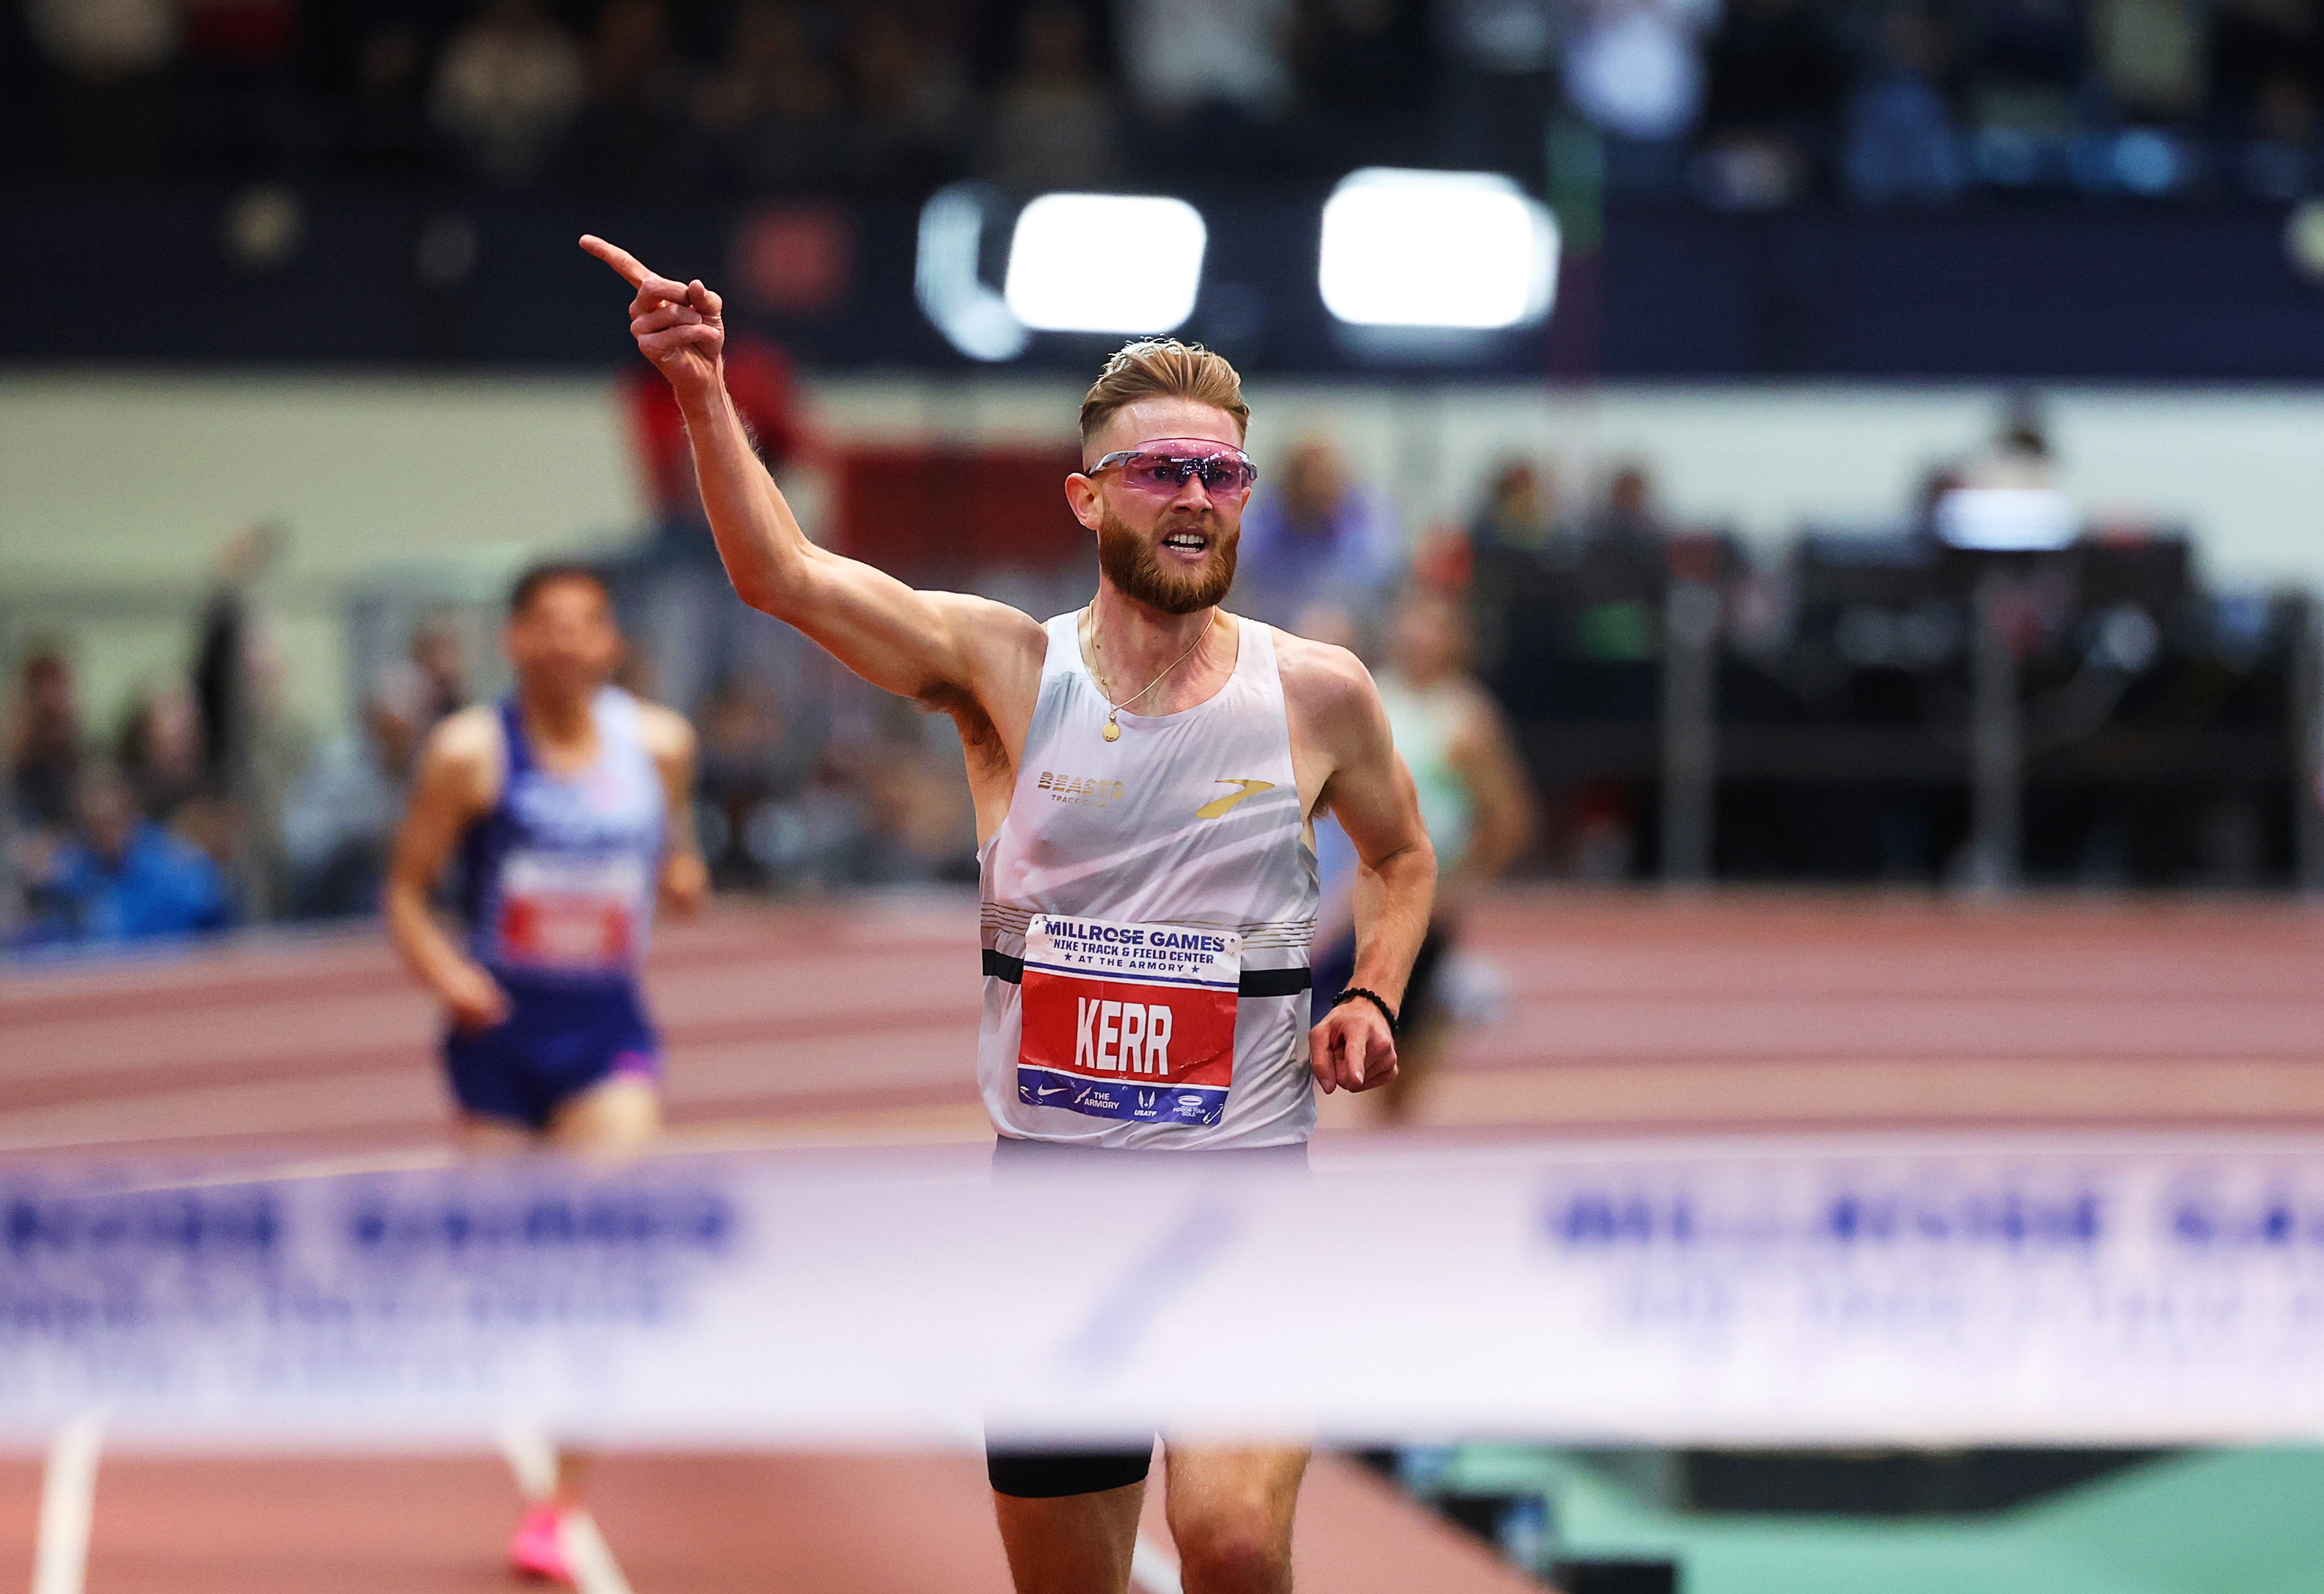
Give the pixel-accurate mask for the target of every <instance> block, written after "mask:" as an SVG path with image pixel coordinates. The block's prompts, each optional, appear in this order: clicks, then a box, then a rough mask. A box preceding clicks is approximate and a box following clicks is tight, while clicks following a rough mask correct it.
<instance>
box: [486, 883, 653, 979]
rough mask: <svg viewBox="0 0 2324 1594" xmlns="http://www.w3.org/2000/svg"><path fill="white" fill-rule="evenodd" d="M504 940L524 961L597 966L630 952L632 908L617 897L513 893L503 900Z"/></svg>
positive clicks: (509, 952) (508, 950)
mask: <svg viewBox="0 0 2324 1594" xmlns="http://www.w3.org/2000/svg"><path fill="white" fill-rule="evenodd" d="M500 929H501V946H502V947H503V950H505V952H506V954H507V956H508V957H509V958H511V959H513V960H515V961H517V962H521V963H538V964H545V965H549V966H552V967H558V968H597V967H603V966H605V965H609V964H616V963H620V962H622V961H624V960H625V959H628V957H629V956H630V948H631V934H630V914H629V911H628V910H627V908H626V907H624V906H623V905H622V904H620V903H617V902H608V901H606V900H605V899H604V897H601V896H592V895H586V894H579V893H575V894H562V893H548V892H543V893H540V894H536V895H529V896H512V897H510V898H509V899H508V900H507V901H505V902H503V904H501V926H500Z"/></svg>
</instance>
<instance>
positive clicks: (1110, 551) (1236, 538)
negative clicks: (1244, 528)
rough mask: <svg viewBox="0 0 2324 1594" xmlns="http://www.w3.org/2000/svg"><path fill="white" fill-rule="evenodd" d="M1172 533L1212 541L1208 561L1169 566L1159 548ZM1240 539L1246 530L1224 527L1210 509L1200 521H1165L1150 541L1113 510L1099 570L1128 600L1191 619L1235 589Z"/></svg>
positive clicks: (1103, 531) (1103, 521)
mask: <svg viewBox="0 0 2324 1594" xmlns="http://www.w3.org/2000/svg"><path fill="white" fill-rule="evenodd" d="M1173 532H1200V533H1203V535H1204V536H1205V537H1208V538H1209V539H1210V547H1209V548H1208V549H1207V550H1205V551H1204V552H1203V562H1202V563H1201V564H1200V565H1198V566H1196V567H1195V568H1194V570H1178V569H1174V568H1173V567H1172V566H1170V565H1166V564H1165V563H1163V562H1162V556H1161V555H1160V554H1159V553H1157V551H1155V547H1156V544H1157V543H1158V542H1160V541H1161V540H1162V539H1163V538H1164V537H1167V536H1168V535H1169V534H1170V533H1173ZM1241 541H1242V532H1241V529H1240V527H1233V528H1229V527H1222V526H1221V525H1220V524H1219V517H1218V515H1217V514H1216V513H1215V512H1213V511H1211V510H1204V511H1203V514H1202V517H1201V518H1200V519H1199V520H1195V521H1187V520H1185V519H1184V518H1183V517H1176V516H1174V517H1172V518H1171V519H1169V520H1167V521H1165V522H1164V523H1162V524H1159V525H1157V526H1156V527H1155V528H1154V532H1153V540H1152V541H1150V542H1149V541H1148V539H1147V538H1146V537H1144V536H1141V535H1139V533H1137V532H1135V531H1133V530H1131V529H1130V524H1129V523H1128V522H1127V521H1125V520H1123V519H1122V518H1121V517H1120V515H1118V514H1114V513H1113V511H1112V510H1111V509H1101V510H1100V511H1099V517H1098V525H1097V567H1098V569H1100V570H1103V571H1104V572H1105V576H1106V579H1108V580H1110V581H1111V582H1112V583H1113V584H1114V586H1115V588H1117V589H1118V590H1120V593H1121V595H1122V596H1123V597H1124V598H1130V600H1132V601H1133V602H1136V603H1142V604H1144V605H1145V606H1146V607H1148V608H1150V609H1158V610H1160V611H1161V612H1162V613H1163V614H1166V615H1191V614H1193V613H1194V611H1195V610H1197V609H1206V608H1209V607H1212V606H1213V604H1216V603H1218V602H1219V601H1220V600H1221V599H1222V598H1225V597H1226V595H1227V588H1230V587H1231V586H1233V585H1234V574H1235V545H1236V544H1237V543H1238V542H1241Z"/></svg>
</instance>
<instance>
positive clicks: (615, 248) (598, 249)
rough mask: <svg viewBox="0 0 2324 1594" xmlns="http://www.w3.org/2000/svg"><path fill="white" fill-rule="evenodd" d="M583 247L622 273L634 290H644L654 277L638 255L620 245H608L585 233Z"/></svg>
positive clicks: (593, 235) (591, 234)
mask: <svg viewBox="0 0 2324 1594" xmlns="http://www.w3.org/2000/svg"><path fill="white" fill-rule="evenodd" d="M581 247H582V248H583V249H584V250H585V251H586V252H587V253H589V254H591V255H595V256H596V257H597V258H598V259H600V260H602V261H604V263H605V264H607V265H610V266H612V267H613V269H614V270H615V271H617V272H619V273H622V276H623V277H624V278H625V279H626V280H627V281H628V283H629V284H630V286H631V287H632V288H643V287H644V286H645V285H646V283H648V282H649V281H650V280H651V278H652V276H653V273H651V272H650V271H648V270H647V269H646V268H645V266H644V265H643V264H641V262H640V261H639V259H638V257H637V256H636V255H632V254H631V253H630V252H629V251H628V250H627V249H624V248H622V247H621V246H619V245H615V244H608V243H607V242H605V240H604V239H603V238H601V237H599V236H597V235H596V234H595V233H583V234H582V235H581Z"/></svg>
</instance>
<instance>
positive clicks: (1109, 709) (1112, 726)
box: [1090, 610, 1211, 742]
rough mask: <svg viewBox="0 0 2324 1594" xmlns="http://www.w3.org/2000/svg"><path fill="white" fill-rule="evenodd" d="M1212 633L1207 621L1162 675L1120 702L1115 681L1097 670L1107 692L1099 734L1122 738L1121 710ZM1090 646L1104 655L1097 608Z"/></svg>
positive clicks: (1093, 613) (1113, 739)
mask: <svg viewBox="0 0 2324 1594" xmlns="http://www.w3.org/2000/svg"><path fill="white" fill-rule="evenodd" d="M1210 634H1211V627H1210V625H1209V623H1207V622H1205V623H1204V625H1203V628H1202V629H1201V630H1200V631H1197V632H1195V633H1194V641H1193V642H1191V643H1189V644H1186V651H1185V653H1180V654H1179V655H1178V656H1177V657H1176V658H1175V659H1173V660H1171V661H1170V662H1169V663H1167V664H1166V665H1164V666H1163V669H1162V674H1161V675H1157V676H1156V677H1155V678H1154V679H1153V680H1151V681H1148V682H1147V683H1146V687H1145V690H1142V691H1139V692H1137V693H1135V694H1134V695H1132V696H1130V697H1127V698H1124V699H1122V700H1121V701H1120V702H1119V703H1117V702H1115V701H1114V700H1113V683H1112V682H1111V681H1108V680H1106V678H1105V672H1104V671H1103V670H1102V669H1101V670H1099V671H1098V672H1097V685H1098V690H1100V691H1102V692H1103V693H1104V694H1105V728H1104V729H1103V730H1102V731H1101V732H1099V734H1100V735H1101V736H1102V737H1105V739H1106V740H1107V741H1109V742H1118V741H1120V740H1121V711H1122V710H1123V709H1127V708H1129V707H1130V704H1132V703H1134V702H1137V701H1138V700H1139V699H1140V698H1143V697H1144V696H1145V695H1146V693H1147V692H1150V691H1152V690H1154V689H1155V688H1156V687H1157V686H1159V685H1161V684H1162V677H1163V676H1164V675H1167V674H1169V673H1170V672H1171V671H1173V670H1176V668H1177V667H1178V666H1179V665H1181V664H1183V663H1185V662H1186V661H1187V660H1188V659H1190V658H1192V657H1194V650H1195V649H1196V648H1198V647H1200V646H1202V645H1203V638H1204V637H1206V636H1208V635H1210ZM1090 647H1091V650H1092V651H1093V652H1094V653H1097V654H1098V655H1099V656H1100V657H1101V658H1102V657H1103V656H1104V654H1105V641H1104V639H1103V638H1102V637H1101V636H1100V635H1098V630H1097V614H1096V611H1095V610H1092V611H1091V613H1090Z"/></svg>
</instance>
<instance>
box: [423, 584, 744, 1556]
mask: <svg viewBox="0 0 2324 1594" xmlns="http://www.w3.org/2000/svg"><path fill="white" fill-rule="evenodd" d="M506 641H507V647H508V655H509V662H510V663H511V664H512V666H513V667H514V669H515V673H516V686H515V690H513V691H512V692H511V694H510V695H509V696H508V697H507V698H505V699H504V700H502V701H501V702H499V703H496V704H491V705H480V706H478V707H476V708H473V709H462V710H461V711H460V712H459V713H457V714H454V715H452V716H451V717H450V718H447V719H446V720H444V721H443V722H442V723H441V724H440V725H438V727H436V729H435V731H434V732H433V733H432V734H431V735H430V736H429V738H428V746H427V748H426V750H425V752H423V753H422V754H421V755H420V775H419V781H418V784H417V787H416V789H415V790H414V792H413V793H412V798H411V805H410V811H409V812H408V813H407V814H406V815H405V817H404V820H403V828H402V829H401V832H400V833H399V834H398V835H397V837H396V846H395V859H394V863H393V865H392V867H391V870H390V873H389V876H388V883H387V890H386V894H385V907H386V915H387V926H388V933H389V934H390V936H391V937H392V939H393V940H394V942H395V945H396V950H398V951H400V952H401V953H402V955H403V959H404V961H405V962H406V963H407V964H409V965H410V968H411V971H412V973H413V974H414V975H416V976H417V977H418V978H419V979H420V983H421V984H423V985H425V986H426V987H428V988H429V990H430V991H432V992H433V993H434V994H435V995H436V996H437V998H438V1000H439V1001H440V1002H442V1003H443V1005H444V1008H445V1012H446V1015H447V1019H448V1024H447V1033H446V1034H445V1039H444V1061H445V1065H446V1067H447V1070H449V1072H450V1075H451V1084H452V1094H453V1096H454V1098H456V1099H457V1102H458V1103H459V1113H460V1138H461V1140H462V1143H463V1144H464V1145H466V1147H467V1148H468V1149H469V1150H471V1151H472V1152H477V1153H486V1154H489V1153H493V1152H500V1151H510V1150H516V1149H521V1148H526V1147H531V1146H537V1145H550V1146H554V1147H556V1148H558V1149H559V1150H562V1151H567V1152H573V1153H576V1154H582V1155H586V1156H590V1157H595V1158H614V1157H619V1156H621V1155H623V1154H630V1153H634V1152H635V1151H637V1150H638V1149H640V1148H641V1147H642V1146H643V1145H645V1143H646V1142H647V1141H648V1140H649V1139H650V1138H651V1136H652V1135H653V1134H654V1132H655V1130H656V1129H657V1128H658V1127H659V1124H660V1115H661V1109H660V1101H659V1094H658V1084H659V1070H660V1063H661V1056H660V1042H659V1038H658V1037H657V1036H656V1035H655V1033H654V1029H653V1024H652V1023H651V1021H650V1019H649V1018H648V1017H647V1015H646V1009H645V994H644V991H643V989H642V988H641V985H640V981H639V973H640V968H641V963H642V961H643V959H644V956H645V950H646V936H647V931H648V929H649V927H650V923H651V922H652V916H653V909H654V904H655V900H656V897H657V896H659V899H660V900H661V902H663V903H664V904H668V905H669V907H670V908H672V909H673V910H675V911H678V912H680V913H691V912H692V911H693V910H694V909H695V908H696V906H697V905H699V904H700V902H701V899H702V894H703V891H704V889H705V885H706V881H707V876H706V873H705V870H704V867H703V864H702V858H701V855H700V854H699V852H697V851H696V848H695V845H694V839H693V828H692V823H691V818H690V816H691V814H692V807H691V798H692V792H693V788H694V730H693V727H690V726H689V725H687V722H686V721H685V720H684V719H682V718H679V717H678V715H676V714H673V713H671V712H669V710H668V709H660V708H657V707H654V706H653V705H651V704H649V703H642V702H640V701H639V700H637V699H635V698H633V697H632V696H631V695H630V694H629V693H627V692H625V691H622V690H621V689H619V688H618V687H614V686H611V685H608V684H607V682H608V681H610V680H611V678H612V676H613V670H614V667H615V666H616V665H617V664H618V663H620V661H621V655H622V637H621V633H620V632H619V631H618V630H617V629H616V628H615V626H614V624H613V605H612V601H611V599H610V598H609V597H608V596H607V594H606V591H605V588H604V583H603V582H602V581H601V580H599V579H598V578H597V577H596V575H595V573H594V572H592V571H590V570H586V569H584V568H582V567H580V566H577V565H544V566H541V567H539V568H538V569H535V570H531V571H530V572H528V573H527V574H526V575H525V576H524V577H523V578H522V579H520V580H519V581H518V582H517V584H516V588H515V591H514V592H513V593H512V596H511V598H510V599H509V622H508V628H507V632H506ZM456 852H457V854H458V856H459V858H460V864H461V872H460V899H461V908H462V910H463V912H462V917H463V918H464V920H465V921H466V944H465V945H464V944H462V943H461V942H460V941H455V940H454V939H453V938H452V937H451V936H450V935H448V934H447V933H446V932H445V931H444V929H443V928H442V927H441V926H440V925H438V923H437V922H436V920H435V917H434V916H433V914H432V913H430V912H429V897H430V896H431V895H432V894H433V893H434V891H435V889H436V885H437V883H438V880H439V879H440V878H441V877H442V876H443V874H444V871H445V868H446V867H447V865H448V864H450V863H451V861H452V858H453V857H454V855H455V853H456ZM578 1470H579V1469H578V1466H577V1464H576V1460H575V1458H573V1457H572V1456H570V1455H569V1454H568V1455H567V1456H566V1457H565V1458H564V1459H563V1464H562V1465H561V1466H560V1468H559V1471H558V1482H557V1487H555V1489H554V1490H553V1491H552V1492H551V1493H550V1495H549V1497H547V1498H545V1499H541V1500H539V1501H536V1502H534V1503H533V1505H532V1506H531V1507H530V1509H529V1510H528V1511H527V1513H526V1515H525V1518H524V1521H523V1523H522V1524H521V1526H520V1527H519V1529H518V1531H517V1534H516V1537H515V1539H514V1540H513V1541H512V1543H510V1545H509V1561H510V1564H511V1565H512V1567H513V1568H514V1569H515V1570H516V1571H519V1572H521V1573H523V1574H525V1575H527V1576H531V1577H540V1578H547V1579H549V1580H555V1581H560V1582H569V1581H571V1572H570V1569H569V1566H568V1564H567V1552H566V1544H565V1535H564V1532H563V1519H564V1516H565V1515H566V1513H567V1512H568V1511H570V1510H572V1509H573V1508H574V1506H575V1504H576V1484H577V1480H578Z"/></svg>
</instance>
